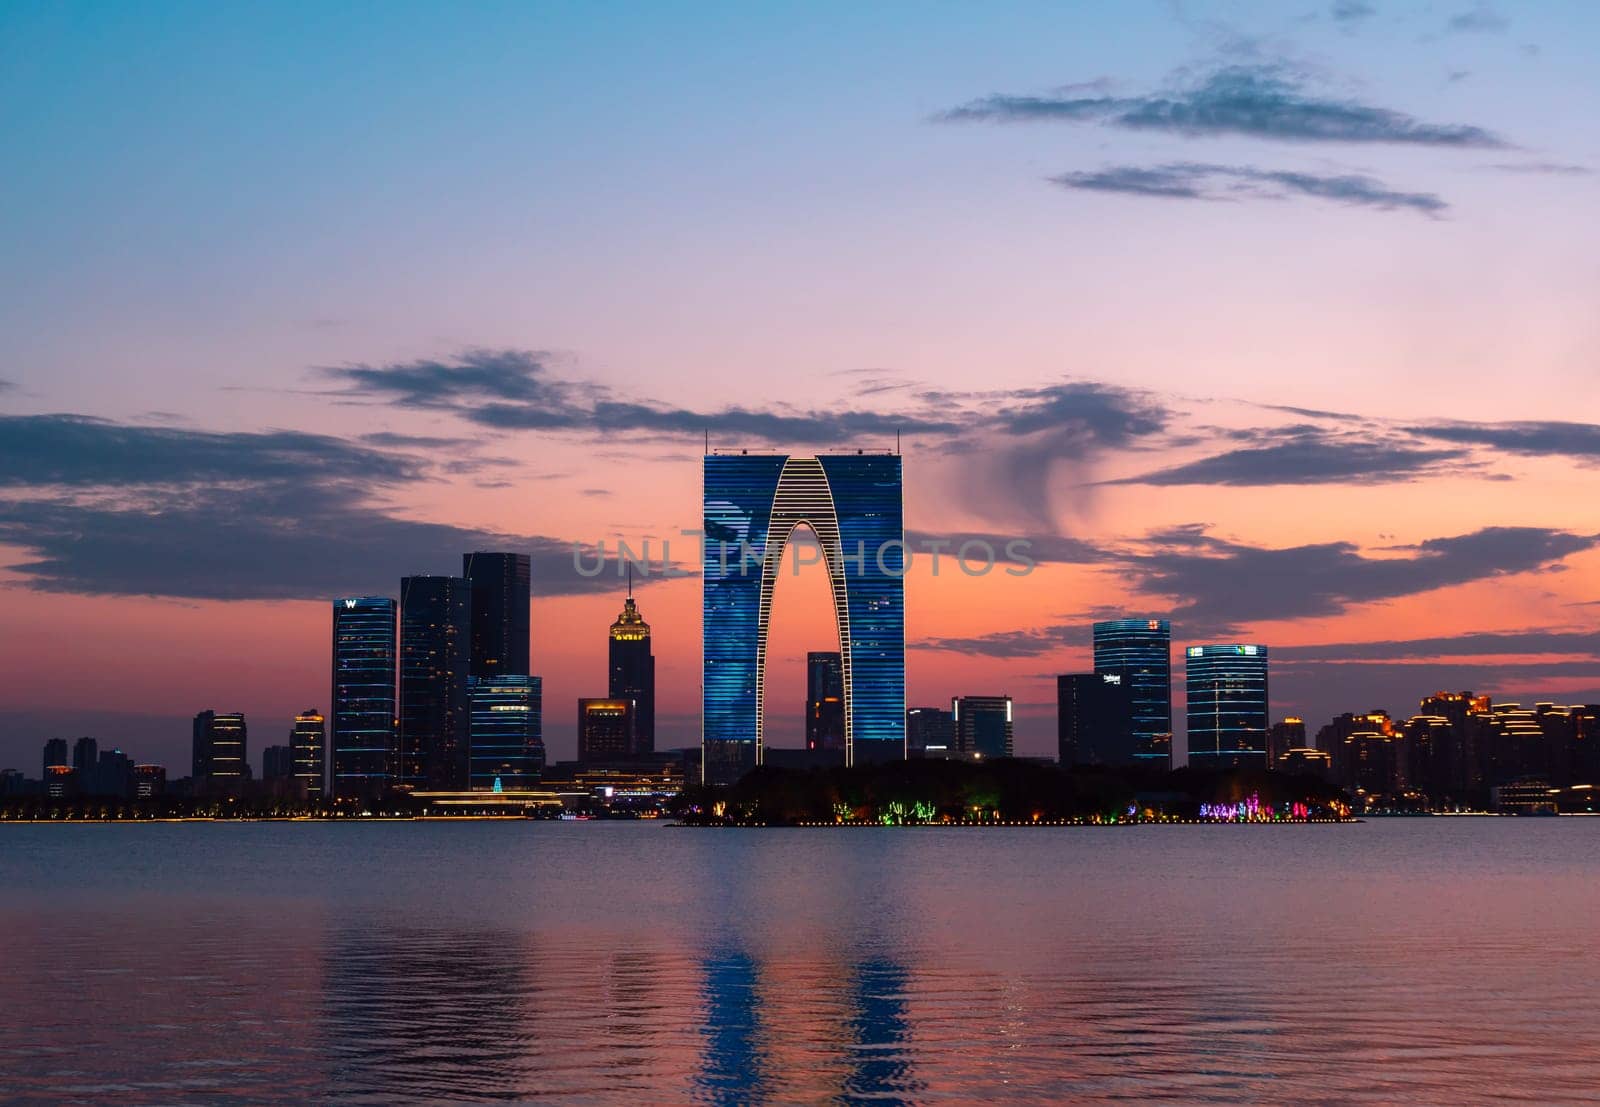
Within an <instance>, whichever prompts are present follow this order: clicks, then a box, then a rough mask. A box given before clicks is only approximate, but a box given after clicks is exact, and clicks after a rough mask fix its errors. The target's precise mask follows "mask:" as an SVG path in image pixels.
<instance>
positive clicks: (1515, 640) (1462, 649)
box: [1272, 630, 1600, 663]
mask: <svg viewBox="0 0 1600 1107" xmlns="http://www.w3.org/2000/svg"><path fill="white" fill-rule="evenodd" d="M1532 654H1554V655H1568V656H1573V655H1581V656H1587V657H1600V631H1592V630H1517V631H1498V632H1489V631H1481V632H1478V633H1472V634H1459V635H1454V636H1452V637H1448V638H1441V637H1434V638H1405V639H1384V640H1381V641H1376V642H1330V643H1326V644H1323V645H1311V646H1280V647H1278V648H1276V649H1274V650H1273V653H1272V657H1273V661H1274V662H1279V661H1282V662H1318V663H1320V662H1345V661H1372V662H1392V661H1405V662H1410V661H1431V660H1436V659H1438V658H1441V657H1511V656H1524V655H1532Z"/></svg>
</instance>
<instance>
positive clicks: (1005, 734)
mask: <svg viewBox="0 0 1600 1107" xmlns="http://www.w3.org/2000/svg"><path fill="white" fill-rule="evenodd" d="M950 713H951V714H952V715H954V716H955V724H956V749H957V750H958V751H959V752H961V753H962V754H963V755H965V756H967V757H971V756H973V755H977V756H979V757H1010V756H1011V754H1012V746H1011V697H1010V696H956V697H955V698H953V699H952V700H951V701H950Z"/></svg>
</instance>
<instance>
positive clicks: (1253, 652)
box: [1184, 643, 1269, 770]
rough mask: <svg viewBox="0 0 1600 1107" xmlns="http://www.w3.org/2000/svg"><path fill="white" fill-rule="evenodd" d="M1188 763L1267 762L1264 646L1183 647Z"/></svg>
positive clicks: (1237, 765) (1248, 765)
mask: <svg viewBox="0 0 1600 1107" xmlns="http://www.w3.org/2000/svg"><path fill="white" fill-rule="evenodd" d="M1184 684H1185V687H1186V689H1187V691H1188V730H1189V765H1190V767H1191V768H1210V769H1241V768H1243V769H1258V770H1259V769H1265V768H1266V767H1267V718H1268V711H1269V708H1268V702H1267V701H1268V697H1267V647H1266V646H1259V645H1252V644H1243V643H1232V644H1228V645H1211V646H1190V647H1189V648H1188V649H1187V650H1185V651H1184Z"/></svg>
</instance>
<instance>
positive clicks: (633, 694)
mask: <svg viewBox="0 0 1600 1107" xmlns="http://www.w3.org/2000/svg"><path fill="white" fill-rule="evenodd" d="M607 660H608V662H609V665H610V686H609V695H610V697H611V698H612V699H614V700H627V701H628V702H629V703H630V704H631V705H632V707H631V719H630V724H631V725H632V727H633V735H632V737H631V738H630V739H629V742H628V746H629V753H630V755H632V756H642V755H644V754H647V753H654V752H655V748H656V659H655V655H654V654H652V653H651V652H650V624H649V623H647V622H645V621H644V617H643V616H642V615H640V614H639V608H638V606H637V605H636V604H635V603H634V601H633V584H632V580H631V578H630V580H629V584H628V596H627V598H626V599H625V600H624V601H623V605H622V614H620V615H618V616H617V619H616V622H614V623H612V624H611V630H610V633H609V635H608V644H607Z"/></svg>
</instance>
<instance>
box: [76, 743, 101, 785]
mask: <svg viewBox="0 0 1600 1107" xmlns="http://www.w3.org/2000/svg"><path fill="white" fill-rule="evenodd" d="M99 756H100V743H99V742H96V741H95V740H94V739H93V738H90V737H88V736H84V737H82V738H79V739H78V740H77V741H76V742H74V743H73V745H72V767H73V768H74V769H76V770H78V779H79V780H80V781H84V782H86V783H87V781H88V779H89V777H90V776H91V775H93V773H94V766H95V762H96V761H97V760H98V758H99Z"/></svg>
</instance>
